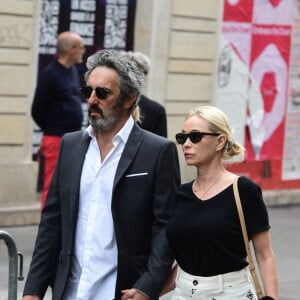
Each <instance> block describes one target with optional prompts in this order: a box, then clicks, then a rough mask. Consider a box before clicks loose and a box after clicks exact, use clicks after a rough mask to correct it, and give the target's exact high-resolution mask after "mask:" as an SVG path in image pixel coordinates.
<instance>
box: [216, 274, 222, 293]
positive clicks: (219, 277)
mask: <svg viewBox="0 0 300 300" xmlns="http://www.w3.org/2000/svg"><path fill="white" fill-rule="evenodd" d="M217 278H218V279H217V280H218V287H219V290H220V292H223V291H224V278H223V275H222V274H221V275H217Z"/></svg>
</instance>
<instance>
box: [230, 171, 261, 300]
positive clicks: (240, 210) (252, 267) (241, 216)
mask: <svg viewBox="0 0 300 300" xmlns="http://www.w3.org/2000/svg"><path fill="white" fill-rule="evenodd" d="M238 178H239V177H238V176H236V177H235V178H234V181H233V193H234V198H235V202H236V206H237V210H238V213H239V219H240V223H241V227H242V232H243V238H244V244H245V248H246V251H247V256H248V261H249V268H250V272H251V275H252V278H253V282H254V285H255V289H256V293H257V296H258V299H261V298H262V296H263V294H262V289H261V287H260V283H259V280H258V277H257V274H256V270H255V265H254V263H253V258H252V254H251V250H250V244H249V239H248V234H247V229H246V224H245V217H244V212H243V208H242V204H241V199H240V195H239V189H238V185H237V182H238Z"/></svg>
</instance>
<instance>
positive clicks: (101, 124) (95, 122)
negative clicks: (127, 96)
mask: <svg viewBox="0 0 300 300" xmlns="http://www.w3.org/2000/svg"><path fill="white" fill-rule="evenodd" d="M120 107H121V105H120V103H119V102H117V103H116V105H115V106H114V107H113V108H112V109H110V110H109V111H107V112H106V114H105V115H104V112H103V110H102V109H101V108H99V107H98V106H97V105H91V106H90V108H89V121H90V124H91V126H92V127H93V129H94V130H95V131H96V132H97V131H99V132H108V131H111V130H112V129H114V127H115V126H116V124H118V122H119V120H120V115H121V113H120ZM90 112H96V113H99V114H100V115H101V117H100V118H97V117H91V115H90ZM113 112H115V114H114V115H113Z"/></svg>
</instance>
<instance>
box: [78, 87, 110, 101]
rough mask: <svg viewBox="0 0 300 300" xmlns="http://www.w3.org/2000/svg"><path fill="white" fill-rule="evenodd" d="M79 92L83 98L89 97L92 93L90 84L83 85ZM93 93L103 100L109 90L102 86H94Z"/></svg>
mask: <svg viewBox="0 0 300 300" xmlns="http://www.w3.org/2000/svg"><path fill="white" fill-rule="evenodd" d="M80 91H81V94H82V96H83V97H84V98H86V99H89V98H90V97H91V95H92V92H93V88H92V87H90V86H83V87H81V88H80ZM95 93H96V96H97V98H98V99H101V100H105V99H106V98H107V95H109V94H111V91H110V90H109V89H107V88H104V87H96V88H95Z"/></svg>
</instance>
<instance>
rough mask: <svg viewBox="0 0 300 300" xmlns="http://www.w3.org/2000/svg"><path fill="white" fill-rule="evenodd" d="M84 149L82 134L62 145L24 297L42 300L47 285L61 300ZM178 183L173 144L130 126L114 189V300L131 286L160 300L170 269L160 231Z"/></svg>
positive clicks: (70, 253)
mask: <svg viewBox="0 0 300 300" xmlns="http://www.w3.org/2000/svg"><path fill="white" fill-rule="evenodd" d="M89 143H90V137H89V135H88V133H87V132H86V131H80V132H74V133H68V134H66V135H65V136H64V137H63V139H62V143H61V148H60V155H59V159H58V162H57V166H56V170H55V172H54V175H53V179H52V182H51V186H50V189H49V192H48V197H47V200H46V205H45V207H44V210H43V213H42V217H41V222H40V225H39V230H38V235H37V240H36V244H35V248H34V253H33V259H32V262H31V266H30V270H29V273H28V276H27V280H26V284H25V288H24V294H35V295H39V296H41V297H43V296H44V294H45V292H46V290H47V287H48V285H52V286H53V299H54V300H61V299H62V296H63V292H64V288H65V286H66V283H67V280H68V276H69V272H70V266H71V263H72V257H73V247H74V239H75V229H76V221H77V214H78V202H79V186H80V177H81V171H82V166H83V162H84V158H85V154H86V151H87V149H88V146H89ZM130 175H136V176H130ZM179 183H180V174H179V164H178V156H177V149H176V146H175V144H174V143H172V142H171V141H169V140H167V139H165V138H162V137H160V136H158V135H155V134H152V133H150V132H147V131H145V130H142V129H140V128H139V127H138V126H137V125H134V127H133V129H132V132H131V134H130V136H129V139H128V141H127V143H126V146H125V149H124V151H123V154H122V156H121V159H120V162H119V164H118V167H117V171H116V176H115V179H114V184H113V194H112V207H111V210H112V216H113V220H114V227H115V233H116V240H117V246H118V270H117V283H116V291H115V298H116V299H120V298H121V290H122V289H128V288H132V287H134V288H137V289H139V290H141V291H143V292H144V293H146V294H147V295H149V296H150V297H151V299H158V296H159V292H160V289H161V287H162V285H163V283H164V280H165V279H166V277H167V276H168V272H169V268H170V265H171V264H172V258H171V254H170V253H169V251H170V250H169V247H168V244H167V241H166V236H165V226H166V224H167V222H168V219H169V218H170V216H171V214H172V212H173V208H174V206H175V190H176V187H177V186H178V185H179ZM101 300H102V299H101ZM103 300H110V299H103Z"/></svg>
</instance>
